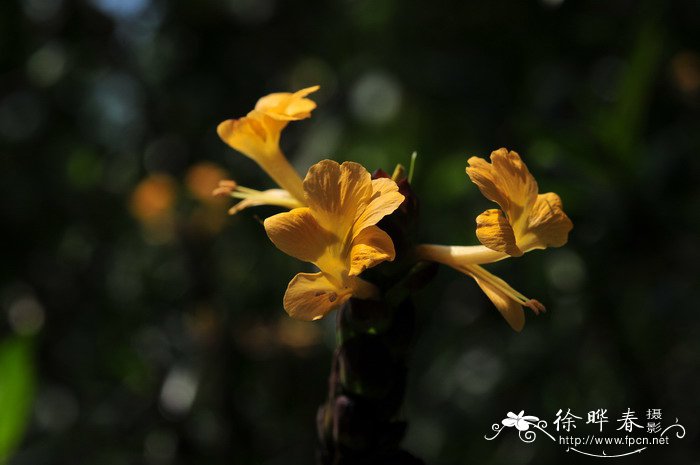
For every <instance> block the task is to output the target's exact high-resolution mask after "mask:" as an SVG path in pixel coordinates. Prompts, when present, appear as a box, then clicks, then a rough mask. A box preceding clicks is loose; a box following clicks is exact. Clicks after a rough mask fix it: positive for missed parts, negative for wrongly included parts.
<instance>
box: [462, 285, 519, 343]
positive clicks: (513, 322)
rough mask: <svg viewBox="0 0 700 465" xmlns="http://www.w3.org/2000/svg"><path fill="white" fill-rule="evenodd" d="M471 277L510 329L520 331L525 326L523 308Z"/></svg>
mask: <svg viewBox="0 0 700 465" xmlns="http://www.w3.org/2000/svg"><path fill="white" fill-rule="evenodd" d="M472 277H473V278H474V280H475V281H476V283H477V284H478V285H479V287H480V288H481V290H482V291H484V294H486V297H488V298H489V300H491V302H493V305H495V306H496V308H497V309H498V311H499V312H501V315H503V318H505V319H506V321H507V322H508V324H509V325H510V327H511V328H513V329H514V330H516V331H518V332H520V331H522V329H523V327H524V326H525V312H524V311H523V306H522V305H520V304H519V303H518V302H516V301H515V300H513V299H511V298H510V297H508V296H507V295H506V294H504V293H503V292H501V291H500V290H499V289H498V288H496V286H494V285H493V284H491V283H489V282H487V281H485V280H482V279H479V278H477V277H476V276H473V275H472Z"/></svg>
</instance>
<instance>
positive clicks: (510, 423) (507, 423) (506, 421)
mask: <svg viewBox="0 0 700 465" xmlns="http://www.w3.org/2000/svg"><path fill="white" fill-rule="evenodd" d="M516 421H517V420H516V419H515V418H504V419H503V420H501V423H503V426H508V427H513V426H515V422H516Z"/></svg>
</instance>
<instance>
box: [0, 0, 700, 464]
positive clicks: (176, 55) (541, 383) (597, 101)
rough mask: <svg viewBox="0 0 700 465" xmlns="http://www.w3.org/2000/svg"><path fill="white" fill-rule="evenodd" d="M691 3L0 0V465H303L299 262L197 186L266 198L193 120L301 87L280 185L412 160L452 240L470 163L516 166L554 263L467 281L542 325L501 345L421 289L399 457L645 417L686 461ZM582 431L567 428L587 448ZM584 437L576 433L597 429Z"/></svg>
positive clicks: (459, 452)
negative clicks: (591, 419) (502, 285)
mask: <svg viewBox="0 0 700 465" xmlns="http://www.w3.org/2000/svg"><path fill="white" fill-rule="evenodd" d="M698 31H700V2H698V1H697V0H694V1H691V0H679V1H673V2H666V1H657V2H634V1H624V0H614V1H607V2H595V1H573V0H565V1H561V0H547V1H510V2H507V1H485V0H484V1H475V2H461V1H453V2H441V1H435V2H410V1H399V0H374V1H370V0H337V1H328V2H321V1H308V2H301V1H296V2H295V1H284V0H228V1H224V0H221V1H215V0H182V1H172V2H165V1H162V0H89V1H87V0H86V1H78V0H21V1H15V0H10V1H3V2H2V3H1V4H0V213H1V215H2V216H1V218H2V236H3V237H4V239H3V240H2V242H1V244H2V245H1V247H2V248H1V251H0V257H1V260H0V305H1V307H0V310H1V311H0V341H1V342H0V462H2V456H3V455H5V454H11V455H12V457H13V458H12V459H11V460H10V461H9V463H11V464H12V465H22V464H32V465H42V464H100V465H112V464H115V465H117V464H135V463H144V464H195V463H196V464H212V465H215V464H231V463H235V464H239V463H241V464H265V465H277V464H285V465H288V464H309V463H311V461H312V456H313V448H314V441H315V429H314V428H315V426H314V416H315V412H316V406H317V405H318V404H319V403H320V402H322V401H323V399H324V397H325V389H326V376H327V373H328V370H329V363H330V358H331V351H332V347H333V343H334V339H333V338H334V336H333V326H334V318H333V317H332V316H331V317H330V318H327V319H326V320H324V321H322V322H318V323H313V324H309V323H299V322H295V321H292V320H291V319H289V318H288V317H287V316H286V314H285V313H284V311H283V309H282V307H281V298H282V295H283V292H284V289H285V287H286V285H287V282H288V281H289V279H290V278H291V277H292V276H293V275H294V273H296V272H298V271H302V270H306V269H307V267H306V266H305V265H304V264H302V263H300V262H298V261H296V260H294V259H292V258H291V257H288V256H286V255H284V254H283V253H281V252H280V251H278V250H277V249H275V247H273V246H272V245H271V243H270V242H269V240H268V239H267V237H266V236H265V234H264V230H263V228H262V226H261V224H260V219H261V218H265V217H266V216H267V215H270V214H272V213H275V212H277V211H278V210H275V209H274V208H260V209H257V210H246V211H245V212H243V213H241V214H239V215H238V216H236V217H228V216H226V209H227V207H228V206H229V203H228V202H226V201H223V202H222V201H220V200H217V199H211V198H210V197H209V195H208V193H209V191H210V190H211V188H212V186H213V185H215V184H216V181H218V179H220V178H222V177H233V178H235V179H236V180H237V181H239V182H240V183H242V184H244V185H246V186H250V187H258V188H264V187H272V183H271V181H270V180H268V179H267V178H266V176H265V175H264V173H262V172H261V171H260V170H259V169H258V167H257V166H256V165H255V164H254V163H253V162H251V161H250V160H248V159H247V158H245V157H243V156H241V155H240V154H237V153H235V152H234V151H232V150H230V149H229V148H228V147H227V146H225V145H224V144H223V143H222V142H221V141H219V139H218V137H217V136H216V133H215V128H216V125H217V124H218V123H219V122H220V121H222V120H224V119H226V118H230V117H237V116H242V115H244V114H245V113H246V112H247V111H249V110H250V109H251V108H252V107H253V105H254V103H255V101H256V100H257V98H258V97H260V96H262V95H265V94H267V93H269V92H272V91H283V90H296V89H298V88H301V87H303V86H307V85H312V84H317V83H318V84H320V85H321V86H322V89H321V91H320V92H319V93H317V94H315V95H314V99H315V100H316V101H317V102H318V103H319V108H318V109H317V110H316V111H315V112H314V114H313V117H312V118H311V120H308V121H303V122H300V123H294V124H292V125H290V126H289V127H288V129H287V130H285V133H284V136H283V147H284V149H285V150H286V152H287V154H288V155H289V157H290V159H292V161H293V163H294V164H295V165H296V166H297V167H298V168H299V170H300V172H305V171H306V169H307V168H308V166H310V165H311V164H313V163H314V162H316V161H318V160H320V159H321V158H325V157H331V158H334V159H336V160H341V161H342V160H354V161H357V162H361V163H363V164H364V165H365V166H366V167H367V168H368V169H370V170H373V169H375V168H378V167H383V168H384V169H386V170H391V169H393V166H394V165H395V164H396V163H398V162H401V163H406V162H407V161H408V159H409V154H410V153H411V152H412V151H413V150H417V151H418V152H419V158H418V162H417V167H416V174H415V178H414V186H415V190H416V192H417V193H418V195H419V196H420V198H421V200H422V208H423V217H422V239H423V240H424V241H426V242H436V243H445V244H474V243H476V237H475V235H474V218H475V217H476V215H478V214H479V213H481V212H482V211H483V210H484V209H486V208H491V207H492V205H491V204H489V202H488V201H486V199H484V198H483V197H482V196H481V195H480V194H479V192H478V190H477V189H476V187H475V186H474V185H472V184H471V183H470V182H468V179H467V177H466V175H465V173H464V168H465V166H466V159H467V157H468V156H471V155H479V156H483V157H486V156H488V154H489V153H490V151H491V150H494V149H497V148H499V147H501V146H506V147H508V148H511V149H513V150H517V151H518V152H520V153H521V155H522V156H523V158H524V160H525V161H526V162H527V164H528V166H529V168H530V170H531V171H532V172H533V173H534V175H535V176H536V178H537V180H538V182H539V185H540V190H541V192H547V191H555V192H557V193H559V194H560V195H561V197H562V199H563V201H564V205H565V209H566V211H567V213H568V214H569V216H570V217H571V218H572V220H573V222H574V230H573V232H572V234H571V236H570V240H569V243H568V244H567V245H566V246H565V247H563V248H561V249H552V250H547V251H536V252H533V253H530V254H527V256H525V257H522V258H518V259H513V260H507V261H505V262H502V263H499V264H497V265H495V266H491V267H490V269H491V270H495V272H496V273H498V274H499V275H501V276H502V277H504V278H505V279H506V280H508V282H509V283H511V284H512V285H513V286H514V287H515V288H516V289H518V290H520V291H521V292H523V293H524V294H526V295H528V296H531V297H536V298H538V299H539V300H541V301H542V302H543V303H545V304H546V305H547V307H548V309H549V312H548V313H547V314H545V315H542V316H540V317H537V318H535V317H534V316H533V315H528V318H527V324H526V327H525V329H524V331H523V332H522V333H520V334H517V333H514V332H513V331H511V330H510V329H509V328H508V326H507V325H506V323H505V322H504V321H503V320H502V318H501V317H500V316H499V315H498V313H497V312H496V311H495V309H494V308H493V307H492V306H491V304H490V302H488V300H487V299H486V298H485V297H484V296H483V294H482V293H481V292H480V291H479V290H478V288H477V287H476V285H475V284H474V282H473V281H472V280H471V279H469V278H467V277H466V276H462V275H459V274H457V273H456V272H453V271H452V270H449V269H442V270H441V271H440V273H439V275H438V277H437V279H436V280H435V282H433V283H432V284H431V285H430V286H429V287H428V288H427V289H425V290H423V291H421V292H420V293H419V294H418V295H417V302H418V307H419V309H420V312H419V314H420V316H419V318H420V331H419V332H420V336H419V338H418V340H417V341H416V346H415V347H416V348H415V352H414V355H413V361H412V366H411V378H410V383H409V391H408V396H407V401H406V408H405V414H406V417H407V418H409V419H410V430H409V433H408V437H407V438H406V441H405V445H406V447H407V448H408V449H409V450H411V451H413V452H414V453H416V454H417V455H419V456H421V457H423V458H424V459H425V460H426V461H427V462H428V463H429V464H433V465H439V464H444V465H447V464H463V463H483V464H498V463H510V464H526V463H538V464H552V463H560V462H561V461H563V460H567V461H572V460H574V459H576V460H579V459H580V461H581V462H586V463H589V462H590V461H593V460H596V459H591V458H585V457H580V456H576V457H574V456H573V455H572V453H569V454H567V453H566V452H565V447H562V446H558V445H555V444H552V443H551V442H550V441H549V440H548V439H546V438H544V437H540V438H538V440H537V441H536V442H535V443H534V444H530V445H527V444H523V443H521V442H520V441H519V440H518V439H517V436H516V434H515V432H514V431H513V430H511V431H504V433H503V434H501V436H500V437H499V438H498V439H497V440H494V441H492V442H488V441H485V440H484V438H483V436H484V435H485V434H489V433H490V432H491V424H492V423H495V422H499V421H500V420H501V419H502V418H503V417H504V415H505V413H506V412H508V411H514V412H516V413H517V412H518V411H520V410H522V409H524V410H525V411H526V413H528V414H533V415H537V416H539V417H541V418H542V419H546V420H547V421H549V422H551V421H552V420H553V419H554V416H555V414H556V412H557V410H558V409H560V408H563V409H564V410H566V409H567V408H570V409H572V411H573V412H574V413H576V414H577V415H579V416H582V417H584V420H583V421H585V416H586V412H587V411H589V410H594V409H597V408H607V409H608V414H609V417H610V422H611V423H610V424H608V425H607V426H608V427H609V430H610V431H612V430H614V429H615V428H617V426H618V424H617V423H616V422H615V420H616V419H617V418H619V417H620V414H621V412H622V411H624V410H626V409H627V408H628V407H629V408H632V409H633V410H635V411H636V412H637V416H638V417H640V418H641V420H640V421H641V422H642V423H643V424H646V418H645V417H644V415H645V412H646V410H647V409H650V408H661V409H663V415H664V417H663V423H664V424H670V423H673V422H674V420H675V418H676V417H677V418H678V420H679V422H680V423H682V424H683V425H684V426H685V427H686V430H687V435H686V437H685V438H684V439H676V438H675V437H672V438H671V444H670V445H668V446H658V447H653V448H651V449H649V450H647V451H645V452H644V453H642V454H641V455H638V456H635V457H634V459H617V460H620V462H621V463H631V461H632V460H634V463H657V462H658V461H659V460H667V461H668V462H669V463H691V462H693V461H698V460H700V453H699V451H698V448H697V444H698V442H699V441H698V428H700V417H699V416H698V413H699V412H700V401H699V400H698V396H697V393H698V392H699V391H700V375H699V371H698V370H699V368H700V337H698V336H700V332H699V327H700V324H699V321H700V320H699V318H698V310H699V305H698V296H699V295H700V286H699V284H700V283H699V282H698V279H699V278H698V276H699V274H698V263H699V261H700V240H699V237H700V236H699V230H700V227H699V226H700V224H699V223H700V187H699V181H700V171H699V168H700V159H699V157H698V155H700V119H699V118H698V116H699V115H700V53H699V51H700V34H699V33H698ZM587 428H588V429H587ZM590 428H591V425H588V426H586V425H584V424H579V428H578V430H577V432H581V433H582V434H583V433H584V432H592V431H591V430H590Z"/></svg>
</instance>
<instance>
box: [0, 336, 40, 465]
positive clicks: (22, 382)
mask: <svg viewBox="0 0 700 465" xmlns="http://www.w3.org/2000/svg"><path fill="white" fill-rule="evenodd" d="M35 387H36V377H35V373H34V357H33V350H32V343H31V339H28V338H20V337H16V338H11V339H7V340H5V341H2V342H0V464H4V463H5V462H6V461H7V460H8V459H9V458H10V454H11V453H12V451H13V450H14V448H15V447H16V446H17V445H18V444H19V441H20V440H21V439H22V436H23V435H24V431H25V429H26V427H27V423H28V421H29V416H30V414H31V407H32V402H33V400H34V391H35Z"/></svg>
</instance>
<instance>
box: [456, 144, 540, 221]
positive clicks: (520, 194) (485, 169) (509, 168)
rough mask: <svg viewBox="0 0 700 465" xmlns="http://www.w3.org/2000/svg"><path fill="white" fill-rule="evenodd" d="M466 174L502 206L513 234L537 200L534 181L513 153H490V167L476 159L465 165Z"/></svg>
mask: <svg viewBox="0 0 700 465" xmlns="http://www.w3.org/2000/svg"><path fill="white" fill-rule="evenodd" d="M468 163H469V166H468V167H467V174H468V175H469V178H470V179H471V180H472V182H473V183H474V184H476V185H477V186H478V187H479V190H480V191H481V193H482V194H484V196H485V197H486V198H487V199H489V200H491V201H493V202H496V203H497V204H498V205H500V206H501V208H502V209H503V211H504V212H505V213H506V215H507V216H508V219H509V220H510V222H511V224H512V225H513V227H514V229H515V230H516V235H517V232H518V231H517V229H518V227H517V225H518V224H519V223H520V222H521V220H523V219H524V218H523V213H527V211H528V210H529V209H530V207H531V206H532V204H533V203H534V202H535V199H536V198H537V181H535V178H534V177H533V176H532V175H531V174H530V171H528V169H527V166H525V163H523V161H522V160H521V159H520V155H518V154H517V153H516V152H509V151H508V150H507V149H505V148H501V149H498V150H496V151H494V152H491V163H490V164H489V163H488V162H487V161H486V160H484V159H482V158H478V157H471V158H470V159H469V161H468Z"/></svg>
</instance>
